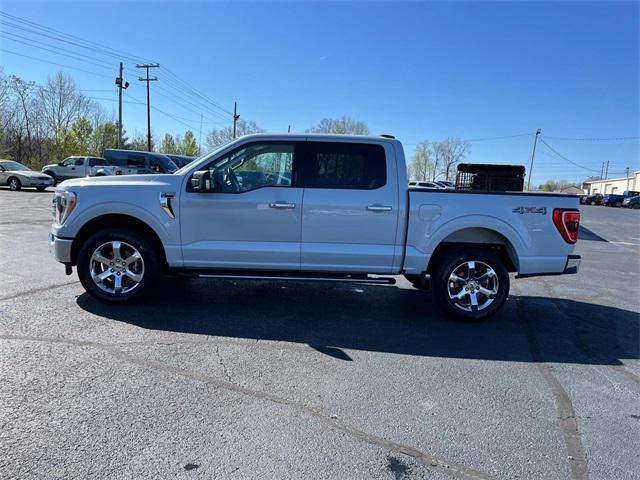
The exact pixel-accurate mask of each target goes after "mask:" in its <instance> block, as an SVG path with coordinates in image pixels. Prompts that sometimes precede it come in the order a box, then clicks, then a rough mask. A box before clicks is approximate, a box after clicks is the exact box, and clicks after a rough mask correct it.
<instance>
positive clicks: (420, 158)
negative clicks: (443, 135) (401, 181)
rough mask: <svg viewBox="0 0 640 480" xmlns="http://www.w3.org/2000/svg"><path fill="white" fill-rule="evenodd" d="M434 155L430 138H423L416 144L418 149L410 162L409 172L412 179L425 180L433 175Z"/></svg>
mask: <svg viewBox="0 0 640 480" xmlns="http://www.w3.org/2000/svg"><path fill="white" fill-rule="evenodd" d="M432 156H433V151H432V149H431V145H430V144H429V140H423V141H422V142H420V143H419V144H418V145H416V150H415V152H414V153H413V157H412V158H411V163H410V164H409V172H408V173H409V179H410V180H415V181H424V180H428V179H429V178H430V177H431V176H432V171H433V162H432Z"/></svg>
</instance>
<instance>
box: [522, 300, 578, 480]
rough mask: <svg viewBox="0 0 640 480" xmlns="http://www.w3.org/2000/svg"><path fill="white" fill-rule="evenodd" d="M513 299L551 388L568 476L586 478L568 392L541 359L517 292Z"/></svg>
mask: <svg viewBox="0 0 640 480" xmlns="http://www.w3.org/2000/svg"><path fill="white" fill-rule="evenodd" d="M515 299H516V314H517V317H518V320H519V322H520V324H521V325H522V328H523V329H524V332H525V336H526V339H527V344H528V345H529V352H530V353H531V357H532V359H533V361H534V362H535V365H536V368H537V369H538V371H539V372H540V374H541V375H542V378H543V379H544V381H545V383H546V384H547V386H548V387H549V390H550V391H551V395H552V396H553V399H554V402H555V404H556V409H557V412H558V420H559V424H560V430H561V431H562V436H563V438H564V444H565V447H566V449H567V458H568V460H569V469H570V472H571V478H572V480H588V478H589V468H588V461H587V454H586V452H585V450H584V447H583V446H582V438H581V435H580V431H579V430H578V421H577V419H576V413H575V411H574V409H573V403H572V402H571V398H570V397H569V394H568V393H567V391H566V390H565V389H564V387H563V386H562V384H561V383H560V380H558V378H557V377H556V376H555V375H554V374H553V371H552V368H553V367H552V366H551V365H549V364H547V363H545V361H544V357H543V355H542V351H541V349H540V343H539V342H538V338H537V337H536V335H535V332H534V331H533V328H532V325H531V323H530V322H529V321H528V320H529V319H528V317H527V314H526V312H525V309H524V305H523V302H522V300H521V299H520V297H519V296H516V297H515Z"/></svg>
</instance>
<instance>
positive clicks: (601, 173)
mask: <svg viewBox="0 0 640 480" xmlns="http://www.w3.org/2000/svg"><path fill="white" fill-rule="evenodd" d="M603 174H604V162H602V168H601V169H600V180H602V175H603Z"/></svg>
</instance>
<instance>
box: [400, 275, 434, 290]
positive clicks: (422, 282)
mask: <svg viewBox="0 0 640 480" xmlns="http://www.w3.org/2000/svg"><path fill="white" fill-rule="evenodd" d="M404 278H406V279H407V280H408V281H409V283H411V285H413V287H414V288H417V289H418V290H429V282H428V281H427V280H426V279H425V278H424V277H423V276H422V275H405V276H404Z"/></svg>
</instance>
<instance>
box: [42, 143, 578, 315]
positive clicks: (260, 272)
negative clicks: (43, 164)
mask: <svg viewBox="0 0 640 480" xmlns="http://www.w3.org/2000/svg"><path fill="white" fill-rule="evenodd" d="M407 185H408V182H407V178H406V165H405V158H404V153H403V147H402V145H401V143H400V142H399V141H397V140H395V139H393V138H388V137H364V136H363V137H354V136H341V135H311V134H304V135H294V134H283V135H268V134H256V135H248V136H245V137H241V138H239V139H236V140H235V141H233V142H231V143H229V144H227V145H224V146H221V147H220V148H218V149H217V150H215V151H213V152H212V153H211V154H209V155H207V156H204V157H202V158H200V159H198V160H196V161H195V162H193V164H190V165H189V166H188V167H185V168H183V169H181V170H179V171H178V172H177V173H175V174H172V175H156V174H154V175H138V176H112V177H103V178H90V179H85V180H83V181H79V180H73V181H69V182H65V183H63V184H62V185H60V186H59V187H58V189H57V190H56V192H55V195H54V221H53V225H52V228H51V233H50V235H49V248H50V251H51V254H52V255H53V256H54V257H55V259H56V260H58V261H59V262H62V263H63V264H65V266H66V271H67V273H68V274H70V273H71V271H72V266H77V269H78V276H79V278H80V281H81V282H82V285H83V286H84V288H85V289H86V291H87V292H89V294H91V295H92V296H94V297H96V298H97V299H100V300H102V301H105V302H112V303H121V302H126V301H130V300H133V299H135V298H136V297H138V296H140V295H143V294H144V293H145V292H146V291H153V288H152V285H153V282H154V280H155V279H156V278H157V277H158V276H159V275H160V274H161V273H163V272H171V273H174V274H182V275H188V276H193V277H202V278H222V279H225V278H226V279H229V278H232V279H254V280H255V279H264V280H274V279H275V280H286V281H295V280H298V281H301V280H311V281H323V282H327V281H336V282H349V283H366V284H393V283H395V279H394V278H393V277H392V276H393V275H398V274H402V275H404V276H405V277H406V278H407V279H408V280H409V281H411V282H412V283H413V284H414V285H415V286H416V287H417V288H420V289H425V288H428V287H431V288H432V290H433V293H434V296H435V298H436V299H437V300H438V303H439V304H440V305H441V306H442V308H443V309H444V310H445V311H446V312H447V313H448V314H451V315H456V316H459V317H463V318H466V319H481V318H485V317H488V316H490V315H492V314H494V313H495V312H496V311H498V310H499V309H500V307H501V306H502V305H503V304H504V302H505V300H506V298H507V295H508V293H509V272H517V273H518V277H524V276H533V275H549V274H562V273H576V272H577V270H578V267H579V264H580V257H579V256H577V255H573V253H572V252H573V249H574V247H575V243H576V241H577V238H578V228H579V222H580V213H579V211H578V209H577V208H576V207H577V206H578V198H577V197H576V196H571V195H565V194H543V193H535V194H528V193H522V192H518V193H504V192H490V193H479V192H473V191H466V192H459V191H456V190H445V189H441V188H438V189H427V188H421V187H417V186H415V187H414V186H411V187H408V186H407ZM371 274H375V275H377V276H375V277H372V276H370V275H371ZM518 277H516V278H518Z"/></svg>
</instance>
